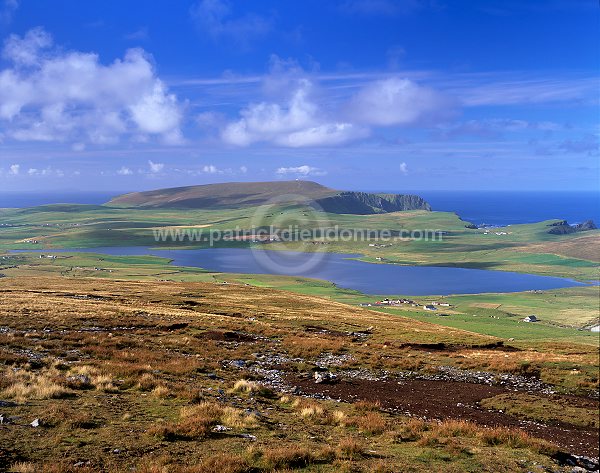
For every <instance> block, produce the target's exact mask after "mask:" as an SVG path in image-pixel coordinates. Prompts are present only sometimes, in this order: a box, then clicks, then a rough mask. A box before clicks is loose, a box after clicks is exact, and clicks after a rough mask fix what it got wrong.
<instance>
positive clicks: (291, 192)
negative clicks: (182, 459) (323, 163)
mask: <svg viewBox="0 0 600 473" xmlns="http://www.w3.org/2000/svg"><path fill="white" fill-rule="evenodd" d="M297 196H302V197H304V198H305V199H308V200H311V201H314V202H315V203H316V205H317V206H318V207H321V208H323V209H324V210H325V211H328V212H332V213H347V214H374V213H384V212H396V211H400V210H431V208H430V206H429V204H428V203H427V202H425V201H424V200H423V199H422V198H421V197H419V196H415V195H402V194H371V193H366V192H347V191H337V190H335V189H330V188H328V187H325V186H322V185H321V184H318V183H316V182H311V181H278V182H228V183H223V184H207V185H202V186H188V187H174V188H171V189H158V190H153V191H147V192H133V193H130V194H124V195H121V196H117V197H115V198H114V199H112V200H111V201H110V202H108V204H107V205H109V206H112V207H138V208H174V209H234V208H244V207H253V206H257V205H263V204H266V203H270V202H272V201H274V200H275V201H277V203H279V204H281V203H286V202H287V203H289V202H297V201H298V197H297Z"/></svg>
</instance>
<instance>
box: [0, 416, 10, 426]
mask: <svg viewBox="0 0 600 473" xmlns="http://www.w3.org/2000/svg"><path fill="white" fill-rule="evenodd" d="M2 424H8V419H7V418H6V417H4V415H2V414H0V425H2Z"/></svg>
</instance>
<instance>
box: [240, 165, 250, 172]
mask: <svg viewBox="0 0 600 473" xmlns="http://www.w3.org/2000/svg"><path fill="white" fill-rule="evenodd" d="M240 172H241V173H242V174H246V173H247V172H248V168H247V167H246V166H240Z"/></svg>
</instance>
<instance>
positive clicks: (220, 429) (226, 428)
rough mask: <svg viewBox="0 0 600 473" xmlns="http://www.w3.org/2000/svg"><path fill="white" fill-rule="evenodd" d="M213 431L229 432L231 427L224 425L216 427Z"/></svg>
mask: <svg viewBox="0 0 600 473" xmlns="http://www.w3.org/2000/svg"><path fill="white" fill-rule="evenodd" d="M212 430H213V432H227V431H228V430H231V427H225V426H224V425H215V426H214V427H213V429H212Z"/></svg>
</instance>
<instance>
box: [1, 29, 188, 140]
mask: <svg viewBox="0 0 600 473" xmlns="http://www.w3.org/2000/svg"><path fill="white" fill-rule="evenodd" d="M3 54H4V57H5V58H6V59H7V60H8V61H10V62H11V63H12V66H11V67H9V68H6V69H3V70H0V128H4V130H3V131H4V134H5V135H6V136H7V137H9V138H12V139H15V140H19V141H74V142H79V143H84V142H91V143H113V142H116V141H118V140H119V139H120V138H121V137H127V136H129V137H136V139H140V137H141V138H145V139H147V137H148V136H157V137H159V138H161V139H162V140H163V141H165V142H166V143H169V144H172V143H175V144H177V143H180V142H181V141H182V137H181V131H180V125H181V122H182V110H181V105H180V104H179V103H178V101H177V98H176V97H175V95H173V94H171V93H169V92H168V90H167V88H166V86H165V85H164V83H163V82H162V81H161V80H160V79H159V78H158V77H157V76H156V73H155V71H154V68H153V66H152V62H151V59H150V58H149V56H148V55H147V54H146V53H145V52H144V51H143V50H141V49H130V50H128V51H127V52H126V54H125V57H124V58H123V59H117V60H115V61H114V62H113V63H112V64H109V65H104V64H101V63H100V60H99V57H98V55H96V54H94V53H84V52H78V51H64V50H62V49H60V48H54V47H53V46H52V38H51V36H50V35H49V34H48V33H47V32H45V31H44V30H43V29H41V28H36V29H33V30H30V31H29V32H28V33H27V34H26V35H25V36H24V37H19V36H16V35H11V36H10V37H9V38H8V40H7V41H6V42H5V46H4V51H3Z"/></svg>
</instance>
